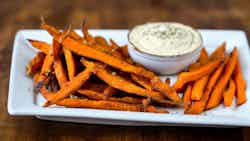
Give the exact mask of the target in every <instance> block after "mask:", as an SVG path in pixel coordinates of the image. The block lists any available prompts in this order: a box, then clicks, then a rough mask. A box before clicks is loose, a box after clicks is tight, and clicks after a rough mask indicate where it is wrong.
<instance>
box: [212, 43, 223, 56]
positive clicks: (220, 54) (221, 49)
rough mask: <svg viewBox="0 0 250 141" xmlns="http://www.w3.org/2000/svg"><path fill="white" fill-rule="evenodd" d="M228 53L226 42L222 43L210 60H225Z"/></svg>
mask: <svg viewBox="0 0 250 141" xmlns="http://www.w3.org/2000/svg"><path fill="white" fill-rule="evenodd" d="M225 51H226V42H224V43H222V44H221V45H220V46H219V47H217V48H216V50H215V51H214V52H213V53H212V54H211V56H210V58H213V59H216V58H223V57H224V56H225Z"/></svg>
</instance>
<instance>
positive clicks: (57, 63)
mask: <svg viewBox="0 0 250 141" xmlns="http://www.w3.org/2000/svg"><path fill="white" fill-rule="evenodd" d="M52 48H53V49H52V50H53V57H54V60H53V61H54V70H55V75H56V78H57V81H58V83H59V85H60V87H62V86H63V85H64V83H65V82H67V81H68V80H67V76H66V73H65V70H64V68H63V65H62V62H61V60H60V57H59V52H60V50H61V47H60V44H59V43H58V42H57V41H56V40H55V39H53V43H52Z"/></svg>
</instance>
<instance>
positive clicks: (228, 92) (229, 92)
mask: <svg viewBox="0 0 250 141" xmlns="http://www.w3.org/2000/svg"><path fill="white" fill-rule="evenodd" d="M235 89H236V86H235V82H234V80H233V79H230V80H229V87H228V88H227V89H225V90H224V92H223V101H224V105H225V106H227V107H228V106H231V105H232V102H233V97H234V96H235Z"/></svg>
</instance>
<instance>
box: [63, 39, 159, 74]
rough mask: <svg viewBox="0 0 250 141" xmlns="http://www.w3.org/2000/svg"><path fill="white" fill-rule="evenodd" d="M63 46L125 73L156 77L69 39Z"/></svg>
mask: <svg viewBox="0 0 250 141" xmlns="http://www.w3.org/2000/svg"><path fill="white" fill-rule="evenodd" d="M63 46H64V47H65V48H67V49H69V50H71V51H72V52H74V53H76V54H78V55H81V56H84V57H87V58H90V59H95V60H98V61H101V62H104V63H106V64H108V65H110V66H112V67H114V68H117V69H120V70H122V71H125V72H130V73H135V74H137V75H140V76H144V77H147V78H152V77H154V76H155V75H154V73H152V72H150V71H147V70H145V69H143V68H140V67H135V66H133V65H131V64H128V63H127V62H125V61H122V60H120V59H117V58H115V57H113V56H111V55H108V54H106V53H103V52H101V51H98V50H96V49H94V48H91V47H89V46H87V45H84V44H81V43H79V42H77V41H75V40H73V39H71V38H69V37H68V38H66V39H65V40H64V41H63Z"/></svg>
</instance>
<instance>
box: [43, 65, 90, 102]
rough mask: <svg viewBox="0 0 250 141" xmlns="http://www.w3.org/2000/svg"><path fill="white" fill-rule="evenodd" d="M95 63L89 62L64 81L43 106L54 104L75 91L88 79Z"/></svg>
mask: <svg viewBox="0 0 250 141" xmlns="http://www.w3.org/2000/svg"><path fill="white" fill-rule="evenodd" d="M94 67H95V64H94V63H91V62H89V63H88V66H86V69H85V70H84V71H82V72H81V73H79V74H78V75H77V76H76V77H74V78H73V79H72V80H71V81H69V82H66V83H65V84H64V86H63V87H62V88H61V89H60V90H59V91H58V92H56V93H55V94H54V96H53V98H51V99H49V100H48V102H47V103H45V105H44V106H45V107H46V106H49V105H52V104H55V103H56V102H58V101H60V100H62V99H63V98H65V97H67V96H69V95H70V94H71V93H73V92H75V91H77V90H78V89H79V88H80V87H81V86H82V85H83V84H84V82H86V80H88V78H89V77H90V76H91V74H92V72H93V70H94Z"/></svg>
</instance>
